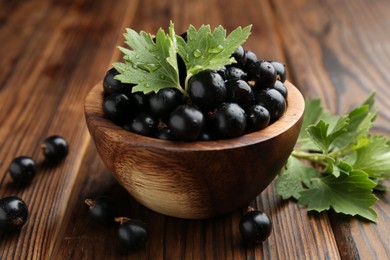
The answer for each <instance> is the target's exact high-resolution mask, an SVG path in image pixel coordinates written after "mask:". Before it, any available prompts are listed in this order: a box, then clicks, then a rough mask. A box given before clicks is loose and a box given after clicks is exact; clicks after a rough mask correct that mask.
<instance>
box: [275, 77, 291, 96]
mask: <svg viewBox="0 0 390 260" xmlns="http://www.w3.org/2000/svg"><path fill="white" fill-rule="evenodd" d="M273 88H274V89H276V90H277V91H279V92H280V94H282V96H283V97H284V98H285V99H286V98H287V94H288V91H287V87H286V86H285V85H284V84H283V83H282V82H281V81H280V80H277V81H276V82H275V84H274V86H273Z"/></svg>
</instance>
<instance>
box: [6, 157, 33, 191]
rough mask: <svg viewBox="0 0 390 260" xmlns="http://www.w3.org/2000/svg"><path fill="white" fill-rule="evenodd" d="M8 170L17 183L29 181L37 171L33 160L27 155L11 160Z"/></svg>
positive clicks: (21, 183)
mask: <svg viewBox="0 0 390 260" xmlns="http://www.w3.org/2000/svg"><path fill="white" fill-rule="evenodd" d="M8 171H9V173H10V175H11V178H12V180H13V181H14V183H15V184H17V185H24V184H27V183H29V182H30V181H31V180H32V179H33V178H34V176H35V174H36V172H37V165H36V163H35V161H34V160H33V159H32V158H30V157H28V156H19V157H16V158H15V159H13V160H12V162H11V164H10V166H9V168H8Z"/></svg>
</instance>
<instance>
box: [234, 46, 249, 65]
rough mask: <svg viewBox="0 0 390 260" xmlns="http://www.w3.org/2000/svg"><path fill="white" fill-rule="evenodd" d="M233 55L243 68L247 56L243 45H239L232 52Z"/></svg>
mask: <svg viewBox="0 0 390 260" xmlns="http://www.w3.org/2000/svg"><path fill="white" fill-rule="evenodd" d="M232 57H233V58H234V59H235V60H236V61H237V66H238V67H240V68H243V67H244V65H245V61H246V57H245V50H244V48H243V47H242V46H240V47H238V48H237V49H236V50H235V51H234V52H233V54H232Z"/></svg>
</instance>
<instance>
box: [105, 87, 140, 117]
mask: <svg viewBox="0 0 390 260" xmlns="http://www.w3.org/2000/svg"><path fill="white" fill-rule="evenodd" d="M103 110H104V113H105V115H106V116H107V117H108V118H109V119H111V120H112V121H114V122H116V123H120V122H122V121H124V120H126V119H127V118H129V117H131V116H132V114H133V112H132V110H131V101H130V100H129V98H128V96H127V95H125V94H122V93H113V94H111V95H109V96H107V97H106V98H105V99H104V103H103Z"/></svg>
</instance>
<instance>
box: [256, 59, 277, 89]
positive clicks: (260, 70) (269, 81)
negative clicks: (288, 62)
mask: <svg viewBox="0 0 390 260" xmlns="http://www.w3.org/2000/svg"><path fill="white" fill-rule="evenodd" d="M249 78H250V79H251V80H254V81H255V84H256V87H260V88H270V87H272V86H273V85H274V84H275V82H276V70H275V68H274V66H272V64H271V63H269V62H268V61H264V60H262V61H257V62H255V63H253V64H252V65H251V66H250V67H249Z"/></svg>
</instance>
